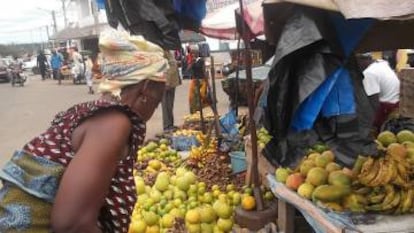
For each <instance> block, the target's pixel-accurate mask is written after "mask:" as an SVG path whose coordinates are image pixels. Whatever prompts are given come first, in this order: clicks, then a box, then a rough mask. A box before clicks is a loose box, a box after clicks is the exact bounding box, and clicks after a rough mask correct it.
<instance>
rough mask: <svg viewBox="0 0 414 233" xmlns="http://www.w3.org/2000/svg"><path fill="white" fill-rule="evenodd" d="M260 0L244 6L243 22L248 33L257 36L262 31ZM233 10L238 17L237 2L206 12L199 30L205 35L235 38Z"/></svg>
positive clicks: (235, 27)
mask: <svg viewBox="0 0 414 233" xmlns="http://www.w3.org/2000/svg"><path fill="white" fill-rule="evenodd" d="M261 3H262V1H259V0H257V1H253V2H251V3H249V4H247V5H245V6H244V8H245V9H244V14H245V17H244V22H245V23H246V25H247V27H248V29H249V31H250V34H252V35H253V36H258V35H261V34H263V33H264V26H263V25H264V22H263V10H262V6H261ZM235 12H237V13H236V14H237V16H238V17H240V9H239V3H234V4H231V5H228V6H226V7H223V8H221V9H218V10H215V11H212V12H210V13H208V14H207V16H206V18H205V19H204V20H203V21H202V23H201V27H200V32H201V33H203V34H204V35H206V36H209V37H212V38H217V39H225V40H235V39H237V38H238V33H237V24H236V17H235Z"/></svg>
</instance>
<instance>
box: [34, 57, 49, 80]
mask: <svg viewBox="0 0 414 233" xmlns="http://www.w3.org/2000/svg"><path fill="white" fill-rule="evenodd" d="M36 63H37V68H39V71H40V75H41V76H42V80H45V79H46V69H47V66H48V63H47V58H46V55H45V54H44V53H43V51H42V50H39V54H38V55H37V61H36Z"/></svg>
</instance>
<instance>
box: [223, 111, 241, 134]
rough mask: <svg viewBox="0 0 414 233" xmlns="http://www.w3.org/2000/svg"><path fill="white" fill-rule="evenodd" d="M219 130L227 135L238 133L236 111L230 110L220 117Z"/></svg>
mask: <svg viewBox="0 0 414 233" xmlns="http://www.w3.org/2000/svg"><path fill="white" fill-rule="evenodd" d="M220 127H221V132H223V133H225V134H228V135H232V136H234V135H238V134H239V129H238V128H237V116H236V111H235V110H231V111H230V112H228V113H226V115H224V116H222V117H221V118H220Z"/></svg>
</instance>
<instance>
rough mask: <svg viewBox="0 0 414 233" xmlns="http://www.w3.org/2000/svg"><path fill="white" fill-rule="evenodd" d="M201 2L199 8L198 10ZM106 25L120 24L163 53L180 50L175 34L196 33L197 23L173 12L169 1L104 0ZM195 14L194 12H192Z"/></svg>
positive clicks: (179, 43) (178, 38)
mask: <svg viewBox="0 0 414 233" xmlns="http://www.w3.org/2000/svg"><path fill="white" fill-rule="evenodd" d="M202 4H204V7H205V1H201V3H200V4H199V5H200V6H202ZM105 8H106V14H107V17H108V23H109V24H110V25H111V26H112V27H115V28H116V27H117V26H118V24H121V25H122V26H123V27H124V28H125V29H126V30H128V31H130V32H131V34H135V35H142V36H144V38H145V39H147V40H149V41H151V42H153V43H155V44H158V45H159V46H161V47H162V48H164V49H170V50H174V49H180V48H181V41H180V37H179V31H180V30H181V29H189V30H194V31H197V30H198V28H199V26H200V23H201V20H197V19H190V18H188V16H186V15H185V14H179V13H178V12H176V11H175V8H174V2H173V1H163V0H106V5H105ZM194 10H196V9H194Z"/></svg>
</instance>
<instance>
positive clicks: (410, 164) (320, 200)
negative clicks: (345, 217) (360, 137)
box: [275, 130, 414, 214]
mask: <svg viewBox="0 0 414 233" xmlns="http://www.w3.org/2000/svg"><path fill="white" fill-rule="evenodd" d="M376 142H377V144H378V149H379V151H380V153H379V154H380V156H378V157H372V156H359V157H358V159H357V161H356V162H355V164H354V167H353V168H352V170H350V169H347V168H343V167H341V166H340V165H339V164H337V163H335V155H334V154H333V153H332V151H330V150H328V149H327V148H326V147H325V146H321V145H320V146H318V149H319V151H316V150H315V149H313V150H311V151H310V153H309V154H308V155H307V156H306V157H305V158H304V159H303V161H302V162H301V163H300V164H299V166H298V167H297V168H296V169H294V170H290V169H289V168H278V169H277V170H276V172H275V175H276V180H277V181H279V182H283V183H285V185H286V186H287V187H288V188H290V189H292V190H294V191H296V192H297V193H298V194H299V195H300V196H302V197H304V198H307V199H310V200H312V201H314V202H315V203H316V204H317V205H320V206H323V207H326V208H329V209H332V210H335V211H351V212H357V213H365V212H371V213H381V214H404V213H413V212H414V203H413V200H414V182H413V181H414V134H413V132H411V131H408V130H403V131H400V132H399V133H398V134H397V135H394V134H393V133H392V132H389V131H384V132H382V133H380V134H379V135H378V137H377V140H376ZM322 149H323V150H325V151H322Z"/></svg>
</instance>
